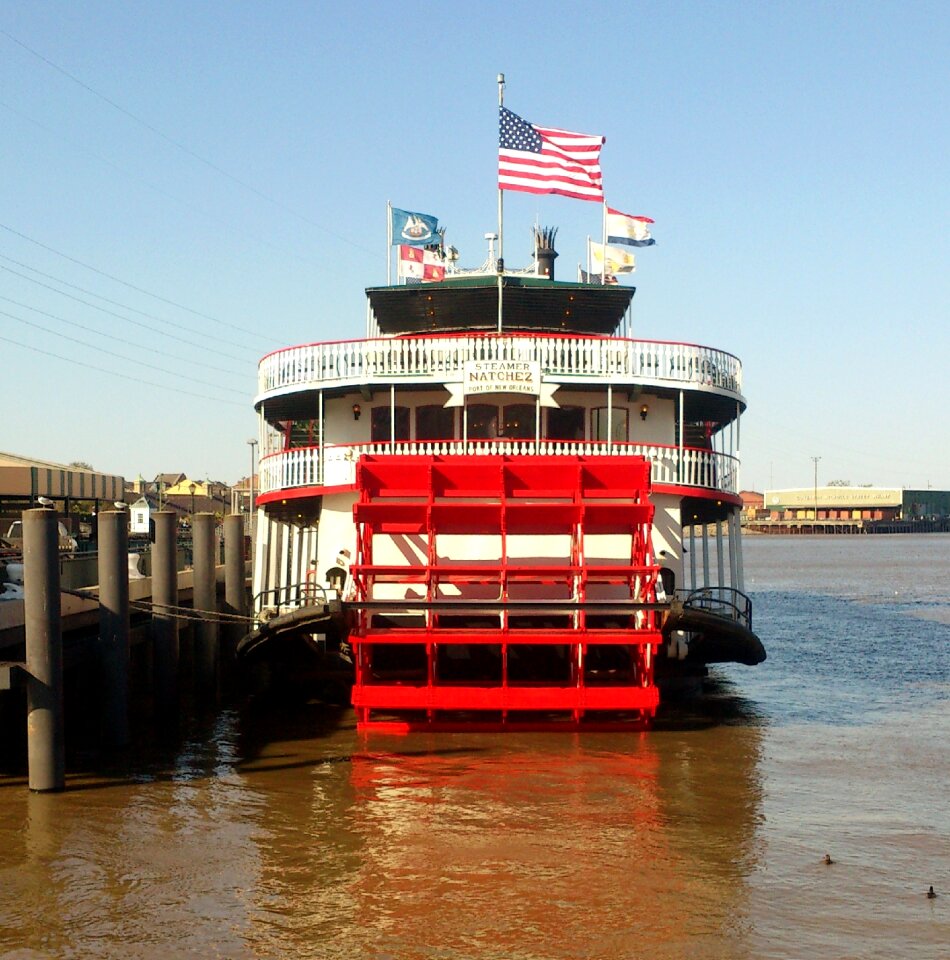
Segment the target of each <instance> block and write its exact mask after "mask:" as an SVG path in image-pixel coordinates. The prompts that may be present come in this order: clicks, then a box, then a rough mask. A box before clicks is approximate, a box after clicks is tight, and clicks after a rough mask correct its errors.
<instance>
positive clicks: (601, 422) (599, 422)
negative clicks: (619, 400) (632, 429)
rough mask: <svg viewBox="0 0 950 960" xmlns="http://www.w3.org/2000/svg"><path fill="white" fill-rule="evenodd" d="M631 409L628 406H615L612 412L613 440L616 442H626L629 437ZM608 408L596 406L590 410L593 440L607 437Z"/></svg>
mask: <svg viewBox="0 0 950 960" xmlns="http://www.w3.org/2000/svg"><path fill="white" fill-rule="evenodd" d="M629 413H630V411H629V410H628V409H627V408H626V407H614V408H613V410H612V411H611V414H610V420H611V428H612V429H611V433H612V434H613V436H611V438H610V439H611V440H613V441H614V443H625V442H626V441H627V439H628V438H629V436H630V434H629V427H628V419H629ZM607 419H608V418H607V408H606V407H594V409H593V410H591V412H590V436H591V439H592V440H606V439H607Z"/></svg>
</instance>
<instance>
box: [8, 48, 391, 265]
mask: <svg viewBox="0 0 950 960" xmlns="http://www.w3.org/2000/svg"><path fill="white" fill-rule="evenodd" d="M0 34H2V35H3V36H5V37H6V38H7V39H8V40H11V41H12V42H13V43H15V44H16V45H17V46H18V47H21V48H22V49H24V50H26V52H27V53H29V54H32V55H33V56H34V57H36V58H37V59H38V60H41V61H42V62H43V63H45V64H46V65H47V66H48V67H50V68H52V69H53V70H55V71H56V72H57V73H61V74H62V75H63V76H64V77H66V78H67V79H68V80H71V81H72V82H73V83H75V84H77V85H78V86H80V87H82V89H83V90H85V91H86V92H87V93H91V94H92V95H93V96H94V97H97V98H98V99H100V100H102V101H103V103H107V104H108V105H109V106H110V107H112V108H113V109H114V110H118V111H119V113H121V114H122V115H123V116H125V117H128V118H129V119H130V120H133V121H134V122H135V123H138V124H140V125H141V126H143V127H144V128H145V129H146V130H148V131H150V132H151V133H154V134H155V136H157V137H160V138H161V139H162V140H164V141H165V142H166V143H170V144H171V145H172V146H173V147H177V148H178V149H179V150H181V151H182V152H183V153H186V154H187V155H188V156H189V157H191V158H192V159H194V160H197V161H198V162H199V163H203V164H204V165H205V166H206V167H209V168H210V169H211V170H214V172H215V173H218V174H220V175H221V176H222V177H225V178H226V179H228V180H230V181H231V182H232V183H236V184H237V185H238V186H240V187H243V188H244V189H245V190H249V191H250V192H251V193H253V194H254V195H255V196H256V197H259V198H260V199H261V200H265V201H267V203H270V204H273V205H274V206H275V207H278V208H279V209H281V210H283V211H284V213H288V214H290V215H291V216H292V217H295V218H296V219H298V220H300V221H302V222H303V223H306V224H308V225H309V226H311V227H315V228H316V229H317V230H322V231H323V232H324V233H326V234H328V235H329V236H331V237H335V238H336V239H337V240H341V241H342V242H343V243H346V244H349V245H350V246H351V247H355V248H356V249H357V250H362V251H364V252H365V253H371V252H372V251H371V250H369V249H368V248H367V247H364V246H363V245H362V244H359V243H356V242H355V241H354V240H351V239H350V238H349V237H345V236H343V235H342V234H340V233H337V232H336V231H334V230H330V229H329V228H328V227H326V226H324V225H323V224H322V223H317V222H316V221H314V220H310V219H309V218H308V217H305V216H304V215H303V214H302V213H300V212H299V211H297V210H294V209H293V208H292V207H288V206H287V205H286V204H284V203H281V201H280V200H277V199H275V198H274V197H272V196H270V195H269V194H266V193H264V192H263V191H261V190H258V189H257V187H255V186H252V185H251V184H249V183H247V182H246V181H244V180H241V179H240V178H238V177H236V176H234V174H231V173H228V171H227V170H224V169H223V168H221V167H219V166H218V165H217V164H216V163H214V162H213V161H211V160H208V159H207V158H205V157H203V156H201V154H199V153H195V151H194V150H192V149H191V148H190V147H187V146H185V144H183V143H181V142H180V141H178V140H176V139H174V137H170V136H169V135H168V134H167V133H164V132H163V131H162V130H159V129H158V127H154V126H152V124H150V123H149V122H148V121H146V120H143V119H142V118H141V117H139V116H137V115H136V114H134V113H132V111H131V110H127V109H126V108H125V107H123V106H122V105H121V104H118V103H116V101H115V100H112V99H110V98H109V97H107V96H106V95H105V94H104V93H100V92H99V91H98V90H96V89H94V88H93V87H91V86H89V84H88V83H85V82H84V81H83V80H80V79H79V77H77V76H75V75H74V74H72V73H70V72H69V71H68V70H66V69H65V68H64V67H61V66H60V65H59V64H57V63H54V62H53V61H52V60H50V59H49V58H47V57H44V56H43V54H41V53H39V52H38V51H36V50H34V49H33V48H32V47H28V46H27V45H26V44H25V43H23V41H22V40H18V39H17V38H16V37H15V36H13V34H11V33H8V32H7V31H6V30H0Z"/></svg>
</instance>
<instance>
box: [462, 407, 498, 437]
mask: <svg viewBox="0 0 950 960" xmlns="http://www.w3.org/2000/svg"><path fill="white" fill-rule="evenodd" d="M467 416H468V436H469V439H471V440H494V439H495V437H496V436H497V435H498V407H496V406H493V405H489V404H487V403H473V404H471V405H470V406H469V408H468V411H467Z"/></svg>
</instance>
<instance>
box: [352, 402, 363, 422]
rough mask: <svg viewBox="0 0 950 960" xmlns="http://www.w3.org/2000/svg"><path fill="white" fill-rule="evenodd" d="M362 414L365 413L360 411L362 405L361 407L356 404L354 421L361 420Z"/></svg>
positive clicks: (354, 406) (354, 405)
mask: <svg viewBox="0 0 950 960" xmlns="http://www.w3.org/2000/svg"><path fill="white" fill-rule="evenodd" d="M362 412H363V411H362V410H361V409H360V405H359V404H358V403H354V404H353V419H354V420H359V418H360V414H361V413H362Z"/></svg>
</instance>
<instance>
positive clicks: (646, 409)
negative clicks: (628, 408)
mask: <svg viewBox="0 0 950 960" xmlns="http://www.w3.org/2000/svg"><path fill="white" fill-rule="evenodd" d="M649 412H650V408H649V406H648V405H647V404H643V406H642V407H640V419H641V420H646V418H647V414H648V413H649Z"/></svg>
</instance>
